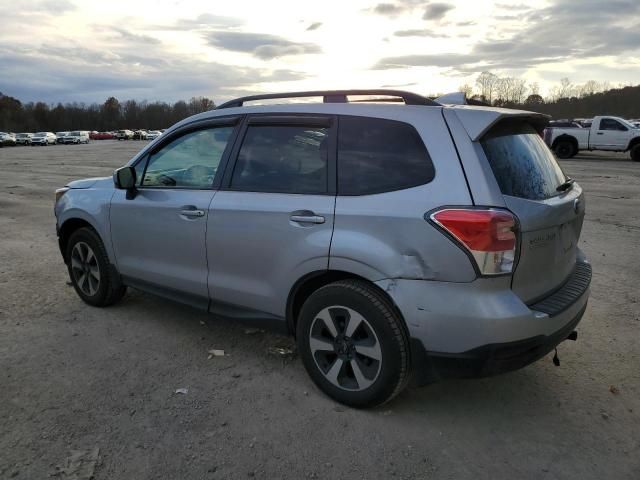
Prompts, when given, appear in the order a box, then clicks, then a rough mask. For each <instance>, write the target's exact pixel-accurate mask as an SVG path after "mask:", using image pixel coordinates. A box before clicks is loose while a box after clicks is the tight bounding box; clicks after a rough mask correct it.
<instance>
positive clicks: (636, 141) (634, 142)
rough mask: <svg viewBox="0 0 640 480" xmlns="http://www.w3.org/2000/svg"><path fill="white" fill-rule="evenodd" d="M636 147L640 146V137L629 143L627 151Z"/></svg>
mask: <svg viewBox="0 0 640 480" xmlns="http://www.w3.org/2000/svg"><path fill="white" fill-rule="evenodd" d="M636 145H640V136H637V137H633V138H632V139H631V140H630V141H629V145H628V146H627V150H631V149H632V148H633V147H635V146H636Z"/></svg>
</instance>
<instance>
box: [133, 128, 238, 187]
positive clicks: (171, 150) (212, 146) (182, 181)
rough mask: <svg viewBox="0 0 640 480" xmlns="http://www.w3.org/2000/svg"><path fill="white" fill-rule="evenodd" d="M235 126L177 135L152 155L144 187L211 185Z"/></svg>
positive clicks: (145, 174)
mask: <svg viewBox="0 0 640 480" xmlns="http://www.w3.org/2000/svg"><path fill="white" fill-rule="evenodd" d="M232 132H233V127H220V128H209V129H205V130H197V131H195V132H189V133H187V134H185V135H183V136H181V137H179V138H176V139H175V140H173V141H172V142H170V143H169V144H167V145H165V146H164V147H162V148H161V149H160V150H159V151H157V152H156V153H154V154H152V155H151V156H150V157H149V164H148V166H147V170H146V172H145V173H144V179H143V180H142V185H143V186H145V187H182V188H208V187H211V185H212V183H213V179H214V177H215V175H216V172H217V171H218V165H220V160H221V159H222V154H223V153H224V150H225V148H226V146H227V142H228V141H229V137H230V136H231V133H232Z"/></svg>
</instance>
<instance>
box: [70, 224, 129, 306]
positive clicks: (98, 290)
mask: <svg viewBox="0 0 640 480" xmlns="http://www.w3.org/2000/svg"><path fill="white" fill-rule="evenodd" d="M66 258H67V262H68V263H67V267H68V270H69V277H70V278H71V283H72V284H73V288H74V289H75V290H76V293H77V294H78V296H79V297H80V298H81V299H82V300H83V301H84V302H86V303H88V304H89V305H93V306H95V307H106V306H108V305H112V304H114V303H116V302H118V301H119V300H120V299H121V298H122V297H123V296H124V294H125V293H126V291H127V287H125V286H124V285H122V283H121V281H120V278H119V276H118V275H117V273H116V272H115V270H114V268H113V267H112V266H111V264H110V262H109V257H108V256H107V252H106V250H105V248H104V245H103V244H102V240H100V237H99V236H98V235H97V234H96V233H95V231H93V230H92V229H90V228H80V229H78V230H76V231H75V232H73V233H72V234H71V237H70V238H69V242H68V244H67V250H66Z"/></svg>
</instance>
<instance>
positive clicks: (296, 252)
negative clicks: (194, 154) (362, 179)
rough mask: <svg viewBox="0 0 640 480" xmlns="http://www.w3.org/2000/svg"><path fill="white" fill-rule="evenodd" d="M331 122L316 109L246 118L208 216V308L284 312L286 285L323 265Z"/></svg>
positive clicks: (331, 179) (328, 227)
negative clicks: (291, 113) (209, 304)
mask: <svg viewBox="0 0 640 480" xmlns="http://www.w3.org/2000/svg"><path fill="white" fill-rule="evenodd" d="M334 124H335V122H334V119H333V117H331V116H317V115H313V116H305V115H277V116H260V115H253V116H249V117H248V118H247V119H246V121H245V124H244V126H243V128H242V130H241V132H240V135H239V140H238V142H236V143H237V145H236V147H235V148H234V153H233V154H232V158H235V165H234V164H233V162H231V163H230V166H229V167H228V168H227V169H226V171H225V176H224V179H223V186H222V188H221V189H220V191H219V192H218V193H217V194H216V196H215V198H214V200H213V202H212V205H211V209H210V212H209V218H208V221H207V252H208V264H209V269H210V274H209V291H210V294H211V298H212V311H213V312H214V313H215V312H218V311H220V310H221V309H223V310H224V312H226V313H231V312H233V315H240V316H245V317H246V316H251V317H260V318H271V316H276V317H279V318H281V319H283V318H284V317H285V310H286V303H287V297H288V295H289V291H290V289H291V287H292V286H293V284H294V283H295V282H296V281H297V280H298V279H300V278H301V277H302V276H304V275H306V274H308V273H310V272H316V271H322V270H326V269H327V267H328V261H329V247H330V243H331V234H332V231H333V214H334V207H335V134H334ZM266 314H268V315H266Z"/></svg>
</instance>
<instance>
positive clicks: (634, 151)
mask: <svg viewBox="0 0 640 480" xmlns="http://www.w3.org/2000/svg"><path fill="white" fill-rule="evenodd" d="M629 154H630V156H631V160H633V161H634V162H640V143H639V144H637V145H635V146H633V147H632V148H631V152H629Z"/></svg>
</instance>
